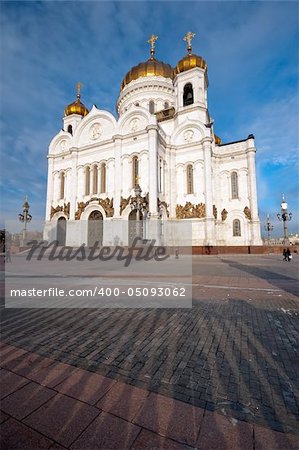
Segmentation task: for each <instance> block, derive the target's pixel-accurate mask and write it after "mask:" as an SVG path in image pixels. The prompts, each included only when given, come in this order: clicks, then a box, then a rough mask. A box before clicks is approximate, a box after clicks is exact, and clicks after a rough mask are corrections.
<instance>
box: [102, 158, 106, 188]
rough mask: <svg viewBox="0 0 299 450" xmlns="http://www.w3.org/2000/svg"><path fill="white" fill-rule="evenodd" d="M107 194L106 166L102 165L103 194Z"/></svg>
mask: <svg viewBox="0 0 299 450" xmlns="http://www.w3.org/2000/svg"><path fill="white" fill-rule="evenodd" d="M104 192H106V164H105V163H102V164H101V193H102V194H103V193H104Z"/></svg>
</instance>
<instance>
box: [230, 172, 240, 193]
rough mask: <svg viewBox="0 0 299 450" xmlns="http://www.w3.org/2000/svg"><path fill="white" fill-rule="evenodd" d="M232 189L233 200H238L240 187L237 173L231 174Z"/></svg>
mask: <svg viewBox="0 0 299 450" xmlns="http://www.w3.org/2000/svg"><path fill="white" fill-rule="evenodd" d="M231 187H232V198H238V197H239V186H238V174H237V172H232V174H231Z"/></svg>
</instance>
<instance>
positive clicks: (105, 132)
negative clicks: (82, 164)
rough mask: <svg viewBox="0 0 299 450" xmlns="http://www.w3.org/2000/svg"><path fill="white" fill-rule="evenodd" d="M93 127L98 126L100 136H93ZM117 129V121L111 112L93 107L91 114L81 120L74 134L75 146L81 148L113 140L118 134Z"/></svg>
mask: <svg viewBox="0 0 299 450" xmlns="http://www.w3.org/2000/svg"><path fill="white" fill-rule="evenodd" d="M93 125H98V134H95V135H94V136H92V130H91V127H92V126H93ZM116 128H117V122H116V119H115V117H114V116H113V115H112V114H111V113H110V112H108V111H104V110H101V109H97V108H96V107H95V106H93V107H92V110H91V111H90V113H89V114H88V115H87V116H85V117H84V118H83V119H82V120H81V122H80V123H79V125H78V127H77V128H76V130H75V132H74V145H75V146H76V147H79V146H82V145H84V144H93V143H96V142H98V141H99V142H100V141H103V140H107V139H111V138H112V136H113V135H114V134H115V132H116Z"/></svg>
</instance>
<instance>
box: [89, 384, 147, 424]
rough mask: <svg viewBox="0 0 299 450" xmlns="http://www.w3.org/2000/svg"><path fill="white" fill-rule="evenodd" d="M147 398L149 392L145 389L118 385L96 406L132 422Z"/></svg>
mask: <svg viewBox="0 0 299 450" xmlns="http://www.w3.org/2000/svg"><path fill="white" fill-rule="evenodd" d="M147 397H148V392H147V391H146V390H144V389H139V388H137V387H134V386H129V385H126V384H124V383H116V384H114V385H113V386H112V388H111V389H110V390H109V391H108V392H107V394H105V396H104V397H102V398H101V400H99V401H98V403H97V404H96V406H97V407H98V408H100V409H102V410H104V411H106V412H109V413H112V414H114V415H115V416H118V417H121V418H123V419H125V420H128V421H132V420H133V419H134V417H135V416H136V414H137V413H138V411H139V410H140V408H141V407H142V405H143V403H144V401H145V399H146V398H147Z"/></svg>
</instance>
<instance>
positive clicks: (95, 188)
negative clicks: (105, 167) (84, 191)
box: [92, 164, 98, 194]
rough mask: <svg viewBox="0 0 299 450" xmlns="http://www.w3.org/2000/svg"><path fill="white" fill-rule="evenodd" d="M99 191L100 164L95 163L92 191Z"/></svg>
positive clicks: (95, 192) (94, 192)
mask: <svg viewBox="0 0 299 450" xmlns="http://www.w3.org/2000/svg"><path fill="white" fill-rule="evenodd" d="M97 192H98V166H97V165H96V164H95V165H94V166H93V180H92V193H93V194H97Z"/></svg>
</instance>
